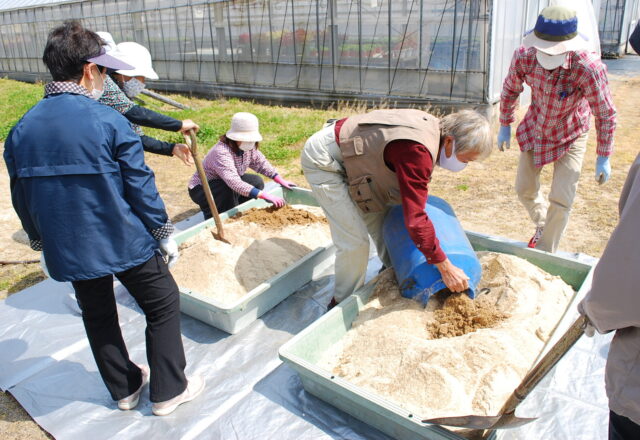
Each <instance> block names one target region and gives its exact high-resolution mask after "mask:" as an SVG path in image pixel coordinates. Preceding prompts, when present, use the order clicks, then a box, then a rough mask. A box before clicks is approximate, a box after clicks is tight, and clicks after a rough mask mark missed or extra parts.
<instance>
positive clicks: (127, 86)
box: [122, 78, 145, 98]
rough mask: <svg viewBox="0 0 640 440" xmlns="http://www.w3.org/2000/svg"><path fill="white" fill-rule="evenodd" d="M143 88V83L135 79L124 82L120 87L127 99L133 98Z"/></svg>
mask: <svg viewBox="0 0 640 440" xmlns="http://www.w3.org/2000/svg"><path fill="white" fill-rule="evenodd" d="M144 88H145V85H144V83H143V82H142V81H140V80H138V79H137V78H131V79H130V80H129V81H125V83H124V84H123V85H122V91H123V92H124V94H125V95H127V97H129V98H135V97H136V96H138V95H139V94H140V92H142V91H143V90H144Z"/></svg>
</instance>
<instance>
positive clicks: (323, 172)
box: [300, 125, 391, 302]
mask: <svg viewBox="0 0 640 440" xmlns="http://www.w3.org/2000/svg"><path fill="white" fill-rule="evenodd" d="M300 159H301V164H302V170H303V171H304V176H305V178H306V179H307V182H309V185H310V187H311V191H312V192H313V195H314V196H315V198H316V200H317V201H318V203H319V204H320V206H321V207H322V209H323V210H324V213H325V215H326V217H327V220H328V221H329V228H330V230H331V238H332V239H333V243H334V244H335V246H336V261H335V277H336V286H335V292H334V297H335V299H336V301H338V302H340V301H342V300H343V299H345V298H346V297H347V296H349V295H351V294H352V293H353V291H354V290H356V289H357V288H358V287H360V286H362V285H363V284H364V277H365V274H366V271H367V263H368V262H369V235H371V238H372V240H373V242H374V244H375V246H376V248H377V251H378V256H379V257H380V259H381V260H382V263H383V264H385V265H386V266H387V267H389V266H391V263H390V260H389V256H388V253H387V248H386V246H385V244H384V240H383V238H382V225H383V222H384V216H385V215H386V213H387V211H388V208H387V209H385V210H384V211H382V212H376V213H364V212H362V211H361V210H360V209H359V208H358V207H357V205H356V204H355V202H354V201H353V200H352V199H351V196H350V195H349V190H348V185H347V175H346V172H345V170H344V166H343V162H342V154H341V152H340V147H339V146H338V144H337V143H336V139H335V132H334V126H333V125H330V126H328V127H325V128H323V129H322V130H320V131H318V132H317V133H315V134H314V135H313V136H311V137H310V138H309V139H308V140H307V142H306V143H305V146H304V148H303V150H302V154H301V158H300Z"/></svg>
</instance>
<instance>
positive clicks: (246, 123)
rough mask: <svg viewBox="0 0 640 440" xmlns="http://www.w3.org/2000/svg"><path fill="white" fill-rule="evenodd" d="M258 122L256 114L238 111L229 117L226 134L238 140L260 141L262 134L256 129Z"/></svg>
mask: <svg viewBox="0 0 640 440" xmlns="http://www.w3.org/2000/svg"><path fill="white" fill-rule="evenodd" d="M258 128H259V124H258V118H257V117H256V115H254V114H252V113H247V112H239V113H236V114H235V115H233V117H232V118H231V128H230V129H229V131H227V133H226V136H227V137H228V138H229V139H233V140H234V141H238V142H260V141H261V140H262V136H261V135H260V131H258Z"/></svg>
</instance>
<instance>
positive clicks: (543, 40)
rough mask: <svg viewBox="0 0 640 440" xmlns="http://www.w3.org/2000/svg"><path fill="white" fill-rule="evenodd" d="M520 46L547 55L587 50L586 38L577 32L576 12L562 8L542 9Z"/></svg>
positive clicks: (550, 7)
mask: <svg viewBox="0 0 640 440" xmlns="http://www.w3.org/2000/svg"><path fill="white" fill-rule="evenodd" d="M522 44H523V45H524V46H525V47H527V48H529V47H534V48H536V49H538V50H539V51H541V52H544V53H546V54H548V55H560V54H563V53H566V52H573V51H577V50H588V49H589V44H588V38H587V37H586V36H584V35H582V34H581V33H579V32H578V16H577V14H576V12H575V11H574V10H571V9H568V8H565V7H563V6H549V7H547V8H544V9H543V10H542V11H541V12H540V15H539V16H538V20H537V21H536V26H535V27H534V28H533V29H531V30H530V31H528V32H527V33H526V34H525V36H524V39H523V40H522Z"/></svg>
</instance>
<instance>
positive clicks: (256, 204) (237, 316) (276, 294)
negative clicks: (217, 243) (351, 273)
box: [174, 187, 335, 334]
mask: <svg viewBox="0 0 640 440" xmlns="http://www.w3.org/2000/svg"><path fill="white" fill-rule="evenodd" d="M270 193H272V194H275V195H278V196H280V197H284V198H285V200H286V201H287V203H289V204H291V205H308V206H318V203H317V202H316V200H315V198H314V197H313V195H312V193H311V191H310V190H307V189H302V188H294V189H293V190H291V191H290V190H286V191H284V193H283V190H282V188H281V187H278V188H275V189H273V190H272V191H270ZM268 205H269V203H267V202H265V201H263V200H250V201H248V202H245V203H243V204H241V205H238V206H237V207H235V208H233V209H230V210H229V211H226V212H225V213H223V214H221V215H220V218H221V219H222V220H223V221H224V220H226V219H227V218H229V217H233V216H234V215H235V214H237V213H238V212H242V211H246V210H248V209H251V208H261V207H265V206H268ZM209 228H215V222H214V220H213V219H209V220H207V221H205V222H202V223H199V224H197V225H195V226H193V227H191V228H189V229H186V230H184V231H182V232H180V233H178V234H176V235H175V236H174V238H175V239H176V241H177V242H178V244H181V243H183V242H184V241H185V240H187V239H189V238H191V237H193V236H194V235H196V234H198V233H199V232H200V231H202V230H203V229H209ZM334 254H335V247H334V246H333V243H332V242H331V239H328V241H327V244H326V245H325V246H322V247H319V248H317V249H314V250H313V251H312V252H310V253H308V254H307V255H305V256H304V257H303V258H301V259H300V260H298V261H297V262H296V263H295V264H293V265H291V266H289V267H288V268H286V269H285V270H283V271H282V272H280V273H278V274H276V275H275V276H273V277H272V278H270V279H268V280H266V281H265V282H263V283H262V284H260V285H259V286H258V287H256V288H255V289H253V290H251V291H250V292H247V294H246V295H244V296H243V297H241V298H239V299H237V300H236V301H235V302H231V303H221V302H218V301H216V300H215V299H213V298H209V297H206V296H204V295H200V294H198V292H195V291H193V290H191V289H189V286H179V287H180V310H181V311H182V313H184V314H186V315H189V316H192V317H194V318H196V319H199V320H200V321H202V322H205V323H207V324H209V325H212V326H214V327H216V328H219V329H220V330H224V331H225V332H227V333H231V334H234V333H237V332H239V331H240V330H242V329H243V328H245V327H246V326H248V325H249V324H251V323H252V322H253V321H255V320H256V319H258V318H259V317H260V316H262V315H263V314H264V313H266V312H267V311H269V310H271V309H272V308H273V307H275V306H276V305H277V304H278V303H280V302H281V301H282V300H284V299H285V298H287V297H288V296H289V295H291V294H292V293H293V292H295V291H296V290H298V289H299V288H300V287H302V286H303V285H305V284H306V283H307V282H309V281H311V280H312V279H313V278H314V277H316V276H318V275H319V274H320V273H322V272H323V271H324V270H325V269H327V268H328V267H329V266H330V265H331V264H333V256H334Z"/></svg>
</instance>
